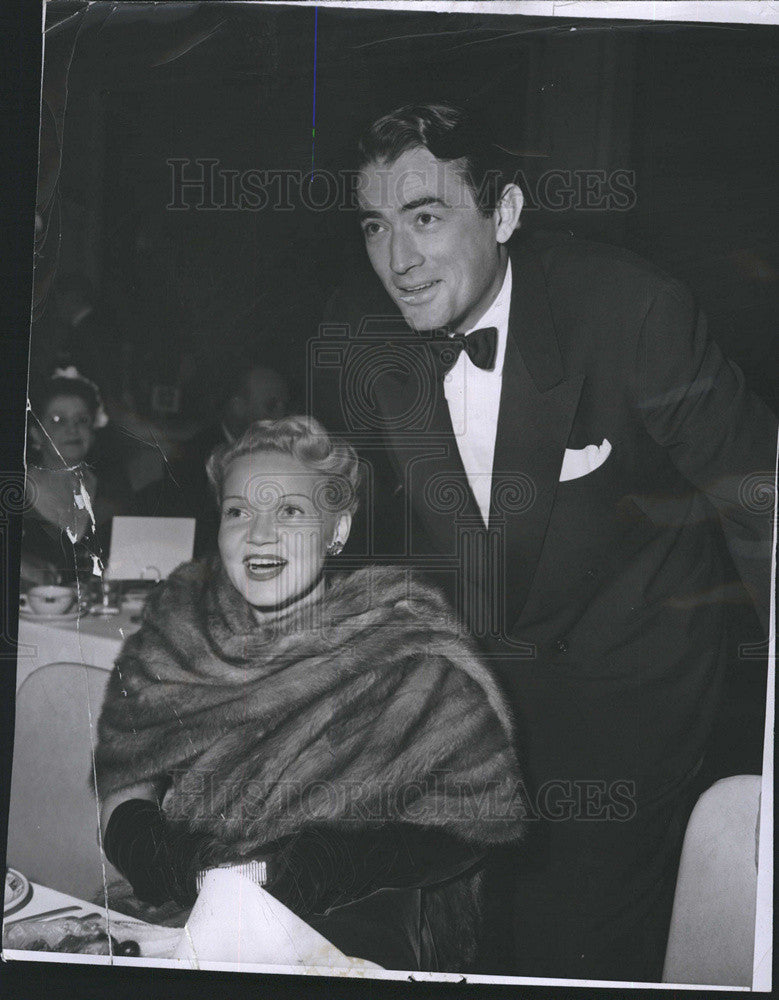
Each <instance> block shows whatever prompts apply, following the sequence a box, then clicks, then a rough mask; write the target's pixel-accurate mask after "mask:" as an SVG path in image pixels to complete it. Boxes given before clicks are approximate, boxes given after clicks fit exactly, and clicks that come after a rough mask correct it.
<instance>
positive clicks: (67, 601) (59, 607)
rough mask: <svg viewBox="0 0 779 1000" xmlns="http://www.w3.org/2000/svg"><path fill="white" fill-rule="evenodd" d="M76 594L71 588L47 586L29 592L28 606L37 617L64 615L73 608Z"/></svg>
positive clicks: (33, 588)
mask: <svg viewBox="0 0 779 1000" xmlns="http://www.w3.org/2000/svg"><path fill="white" fill-rule="evenodd" d="M75 601H76V592H75V591H74V590H73V589H72V588H71V587H57V586H55V585H54V584H47V585H45V586H41V587H31V588H30V589H29V590H28V591H27V604H28V606H29V609H30V611H32V612H33V613H34V614H36V615H64V614H67V613H68V611H70V609H71V608H72V607H73V605H74V603H75Z"/></svg>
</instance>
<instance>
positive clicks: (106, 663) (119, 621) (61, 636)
mask: <svg viewBox="0 0 779 1000" xmlns="http://www.w3.org/2000/svg"><path fill="white" fill-rule="evenodd" d="M137 614H138V611H137V609H135V608H130V607H125V608H123V609H122V610H121V611H120V613H119V614H117V615H111V616H106V617H103V616H98V615H91V614H84V615H81V616H80V617H79V618H75V619H70V620H63V621H57V620H54V621H52V620H49V621H35V620H34V619H32V618H28V617H22V616H21V615H20V616H19V649H18V654H17V665H16V690H17V691H18V690H19V688H20V687H21V685H22V683H23V682H24V681H25V680H26V679H27V677H29V676H30V674H31V673H32V672H33V671H34V670H37V668H38V667H42V666H44V665H45V664H47V663H87V664H90V665H91V666H94V667H100V668H101V669H103V670H111V669H112V668H113V665H114V661H115V660H116V657H117V656H118V655H119V650H120V649H121V648H122V643H123V642H124V640H125V639H126V638H127V636H129V635H132V634H133V632H136V631H137V630H138V628H140V622H134V621H132V618H133V617H135V616H137Z"/></svg>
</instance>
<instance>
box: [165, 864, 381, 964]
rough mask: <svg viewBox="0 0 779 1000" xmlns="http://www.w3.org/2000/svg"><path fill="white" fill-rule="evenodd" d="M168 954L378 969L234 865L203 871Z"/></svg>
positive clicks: (189, 958)
mask: <svg viewBox="0 0 779 1000" xmlns="http://www.w3.org/2000/svg"><path fill="white" fill-rule="evenodd" d="M172 957H173V958H178V959H185V960H187V961H188V962H190V963H191V964H192V965H193V966H195V967H197V966H198V965H199V964H200V963H201V962H234V963H240V964H251V965H288V966H289V965H297V966H305V967H306V968H307V969H308V970H310V971H314V970H318V969H326V970H329V969H356V970H357V969H359V970H367V969H380V968H381V966H379V965H375V964H374V963H373V962H369V961H367V960H365V959H359V958H350V957H348V956H346V955H344V954H343V952H341V951H339V950H338V949H337V948H336V947H335V945H333V944H331V943H330V942H329V941H328V940H327V938H325V937H323V936H322V935H321V934H320V933H319V932H318V931H315V930H314V928H313V927H310V926H309V925H308V924H307V923H306V922H305V921H304V920H301V919H300V917H298V916H296V914H294V913H293V912H292V911H291V910H290V909H288V908H287V907H286V906H284V904H283V903H280V902H279V901H278V900H277V899H276V898H275V897H274V896H272V895H271V894H270V893H269V892H266V891H265V890H264V889H263V888H262V887H261V886H259V885H257V884H256V883H255V882H253V881H252V880H251V879H250V878H249V877H248V876H247V875H245V874H244V873H242V872H240V871H238V870H236V869H234V868H215V869H212V870H211V871H209V872H207V873H206V876H205V879H204V881H203V888H202V889H201V891H200V895H199V896H198V898H197V900H196V902H195V905H194V907H193V908H192V912H191V913H190V915H189V920H188V921H187V924H186V927H185V928H184V933H183V934H182V936H181V940H180V941H179V945H178V947H177V948H176V949H175V950H174V952H173V955H172Z"/></svg>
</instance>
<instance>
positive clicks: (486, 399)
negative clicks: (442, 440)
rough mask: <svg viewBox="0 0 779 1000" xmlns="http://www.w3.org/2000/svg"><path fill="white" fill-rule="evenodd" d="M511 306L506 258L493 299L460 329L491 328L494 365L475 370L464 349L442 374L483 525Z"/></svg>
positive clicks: (486, 515)
mask: <svg viewBox="0 0 779 1000" xmlns="http://www.w3.org/2000/svg"><path fill="white" fill-rule="evenodd" d="M510 307H511V261H509V262H508V265H507V267H506V276H505V278H504V279H503V285H502V286H501V289H500V291H499V292H498V295H497V298H496V299H495V301H494V302H493V303H492V305H491V306H490V307H489V309H487V311H486V312H485V313H484V315H483V316H482V317H481V319H480V320H479V321H478V323H475V324H474V325H473V326H472V327H471V328H470V329H469V330H462V331H460V332H462V333H470V332H471V330H476V329H480V328H482V327H486V326H494V327H497V330H498V346H497V352H496V356H495V367H494V368H493V369H492V370H491V371H485V370H484V369H483V368H477V367H476V365H474V364H473V363H472V362H471V359H470V358H469V357H468V355H467V354H466V352H465V351H461V352H460V356H459V357H458V359H457V361H456V363H455V365H454V367H453V368H452V370H451V371H450V372H449V373H448V374H447V375H446V376H445V377H444V395H445V396H446V402H447V403H448V405H449V415H450V417H451V419H452V429H453V431H454V436H455V440H456V441H457V447H458V448H459V450H460V457H461V458H462V461H463V466H464V467H465V474H466V475H467V477H468V482H469V483H470V487H471V490H472V491H473V495H474V497H475V498H476V503H477V504H478V505H479V510H480V511H481V515H482V518H483V520H484V524H485V525H487V524H488V523H489V519H490V493H491V486H492V463H493V460H494V458H495V438H496V436H497V433H498V411H499V409H500V390H501V387H502V385H503V359H504V357H505V355H506V339H507V337H508V327H509V309H510Z"/></svg>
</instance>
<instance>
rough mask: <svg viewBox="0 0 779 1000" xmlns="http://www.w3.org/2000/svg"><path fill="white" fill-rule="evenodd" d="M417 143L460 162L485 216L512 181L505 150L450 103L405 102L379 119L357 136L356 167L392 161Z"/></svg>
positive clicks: (434, 152) (484, 130)
mask: <svg viewBox="0 0 779 1000" xmlns="http://www.w3.org/2000/svg"><path fill="white" fill-rule="evenodd" d="M420 146H422V147H424V148H425V149H427V150H429V151H430V152H431V153H432V154H433V156H435V157H436V159H438V160H460V161H462V162H461V169H462V173H463V175H464V177H465V179H466V180H467V182H468V185H469V187H470V189H471V191H472V192H473V196H474V199H475V201H476V204H477V206H478V208H479V211H481V212H482V213H483V214H484V215H491V214H492V213H493V212H494V211H495V208H496V206H497V204H498V201H499V200H500V196H501V193H502V192H503V188H504V187H505V185H506V184H508V183H509V181H510V180H511V178H510V176H509V175H508V174H507V173H506V171H505V163H504V162H503V161H504V159H505V154H504V153H503V151H502V150H501V148H500V147H499V146H497V145H496V143H495V142H494V141H493V140H492V138H491V136H490V135H489V133H488V132H487V130H486V129H485V128H484V126H483V125H481V124H480V123H479V122H478V121H477V120H476V119H475V118H474V116H473V115H471V114H469V113H468V112H467V111H464V110H463V109H462V108H458V107H456V106H455V105H453V104H406V105H404V106H403V107H401V108H396V109H395V110H394V111H390V112H389V113H388V114H386V115H382V117H381V118H377V119H376V121H374V122H373V123H372V124H371V125H369V126H368V128H367V129H366V130H365V131H364V132H363V133H362V135H361V136H360V138H359V140H358V144H357V150H358V164H357V166H358V169H359V170H362V169H363V168H364V167H366V166H368V164H371V163H377V162H385V163H387V164H389V165H391V164H393V163H394V162H395V161H396V160H397V159H398V158H399V157H400V156H402V155H403V153H405V152H407V151H408V150H409V149H418V148H419V147H420Z"/></svg>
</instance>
